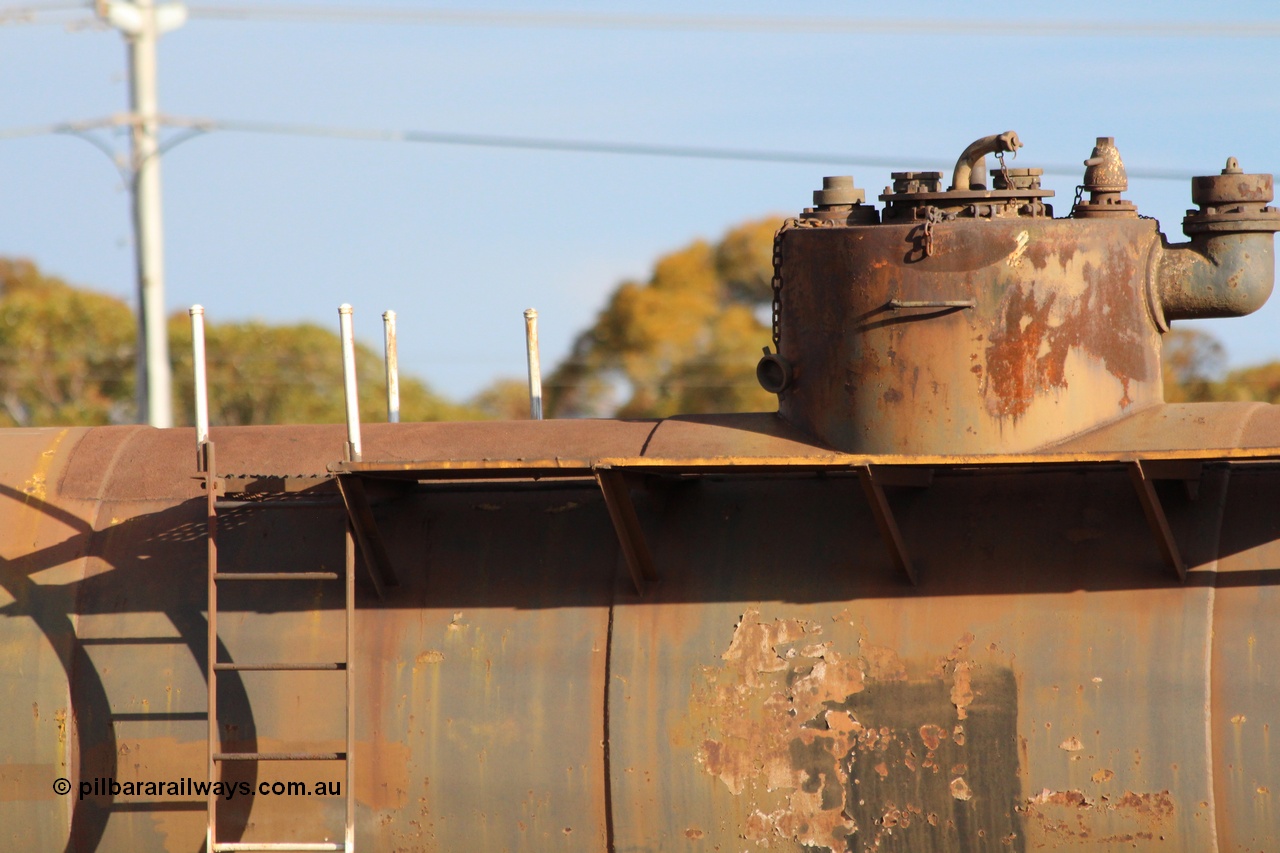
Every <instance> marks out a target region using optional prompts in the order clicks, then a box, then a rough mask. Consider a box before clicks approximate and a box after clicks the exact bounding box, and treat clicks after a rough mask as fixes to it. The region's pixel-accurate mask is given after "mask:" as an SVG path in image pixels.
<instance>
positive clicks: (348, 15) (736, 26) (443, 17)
mask: <svg viewBox="0 0 1280 853" xmlns="http://www.w3.org/2000/svg"><path fill="white" fill-rule="evenodd" d="M188 9H189V13H190V15H191V17H192V18H204V19H206V20H223V21H228V20H234V21H272V22H279V23H312V22H328V23H349V24H425V25H437V26H474V27H512V28H555V29H596V30H600V29H609V30H659V31H679V32H739V33H744V32H745V33H772V34H805V35H857V34H863V35H867V34H874V35H883V34H890V33H892V34H912V35H918V34H922V33H927V34H930V35H963V36H1011V37H1026V36H1047V37H1094V38H1096V37H1099V36H1101V37H1115V38H1194V39H1203V38H1275V37H1277V36H1280V23H1277V22H1272V21H1249V22H1237V23H1226V22H1221V21H1203V22H1202V21H1153V20H1134V21H1052V20H1048V21H1045V20H1029V21H1013V20H1008V19H1000V20H995V19H990V20H981V19H980V20H972V19H968V20H961V19H939V18H932V19H927V18H926V19H921V18H832V17H816V16H815V17H780V16H777V17H775V16H746V15H656V14H618V13H610V12H520V11H513V10H494V11H473V10H461V9H402V8H388V7H382V8H377V7H372V8H371V7H360V6H328V5H314V6H289V7H284V6H276V7H271V6H264V5H258V4H255V5H247V4H236V3H195V4H191V5H190V6H189V7H188Z"/></svg>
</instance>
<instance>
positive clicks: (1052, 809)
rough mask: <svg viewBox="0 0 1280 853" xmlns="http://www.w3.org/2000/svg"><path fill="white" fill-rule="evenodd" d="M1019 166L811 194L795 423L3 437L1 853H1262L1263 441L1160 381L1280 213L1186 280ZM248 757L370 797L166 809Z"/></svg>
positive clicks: (1194, 258) (1273, 679)
mask: <svg viewBox="0 0 1280 853" xmlns="http://www.w3.org/2000/svg"><path fill="white" fill-rule="evenodd" d="M1017 143H1018V140H1017V138H1016V135H1015V134H1012V132H1010V133H1008V134H1003V135H1001V136H1000V137H991V138H989V139H984V140H979V141H978V142H977V143H975V144H974V145H973V146H970V149H969V150H968V151H967V152H966V154H965V155H963V156H962V158H961V162H960V163H958V164H957V169H956V174H955V176H954V182H955V183H956V184H958V185H961V186H957V187H956V188H955V189H954V190H953V191H947V190H943V189H942V188H941V186H940V184H941V180H942V177H941V175H939V174H937V173H914V172H913V173H895V175H894V182H895V183H894V186H893V187H891V188H889V189H888V190H886V194H885V195H883V196H881V199H882V200H883V201H886V203H887V206H886V207H885V208H884V210H883V215H882V213H881V211H880V210H878V209H877V208H875V207H874V206H871V205H867V204H865V203H864V202H865V194H864V193H862V191H860V190H857V189H856V188H855V187H854V185H853V182H852V180H851V179H844V178H832V179H829V180H827V181H824V189H823V190H821V191H819V193H818V194H817V195H815V205H816V207H815V208H812V209H808V210H806V211H805V213H804V214H803V215H802V216H801V217H799V218H798V219H795V220H790V221H789V222H790V224H789V226H788V228H787V229H786V230H784V231H783V232H782V233H781V235H780V237H779V239H778V241H777V243H776V246H775V248H776V258H777V265H778V270H779V275H778V276H777V277H776V278H775V280H774V288H775V295H776V297H777V302H776V304H775V313H774V319H775V328H774V344H775V346H776V347H777V348H778V350H779V351H778V352H776V353H767V355H766V358H765V359H764V361H763V363H762V369H761V375H762V378H763V379H764V381H766V382H767V383H770V384H773V385H775V386H776V387H777V388H779V389H780V391H781V405H780V411H779V413H778V414H776V415H775V414H752V415H725V416H702V417H679V418H669V419H666V420H642V421H573V422H570V421H528V422H518V423H505V424H369V425H366V426H365V428H364V430H363V431H362V432H361V434H360V439H359V441H357V440H356V439H355V435H354V432H353V433H352V434H351V436H350V437H349V435H348V433H347V432H346V431H344V429H343V427H342V426H338V425H335V426H332V427H247V428H234V429H217V428H215V429H213V430H212V431H211V434H210V440H211V443H210V444H206V445H204V448H205V450H206V452H207V456H206V457H204V458H207V459H208V460H209V462H210V463H211V468H212V469H213V470H211V471H209V472H208V474H207V476H200V477H197V476H194V475H195V473H196V472H195V471H194V470H193V465H192V456H191V452H190V451H191V447H192V443H193V442H192V438H193V436H192V431H191V430H163V431H161V430H152V429H149V428H142V427H104V428H98V429H69V430H9V431H3V432H0V654H3V656H4V657H3V658H2V659H3V660H4V661H5V663H6V664H11V665H6V666H4V667H0V719H4V720H5V721H6V723H7V726H6V729H5V733H4V734H3V735H0V846H3V847H4V849H14V850H37V849H39V850H44V849H49V850H57V849H66V850H76V851H81V850H83V851H90V850H107V851H114V850H120V851H130V853H133V851H160V850H165V851H197V850H200V849H201V848H202V846H204V845H205V843H206V832H205V820H206V815H208V814H215V813H216V822H217V826H216V837H217V839H218V840H219V842H222V843H233V844H240V845H253V844H261V843H265V842H275V843H279V842H312V843H314V842H319V843H324V844H330V843H332V844H333V845H337V844H338V842H339V840H340V839H342V840H343V841H344V842H345V841H346V839H343V835H344V832H345V830H346V827H348V826H354V828H355V829H354V843H355V848H356V849H358V850H379V851H383V850H390V851H455V850H463V849H467V850H484V851H544V850H565V851H607V853H617V851H710V850H733V851H744V850H745V851H752V850H765V849H770V850H773V849H781V850H795V851H801V850H805V851H823V850H828V851H841V853H845V851H855V853H872V851H902V853H908V851H909V853H922V851H933V852H934V853H943V851H971V852H972V853H987V851H992V852H993V853H994V851H1000V852H1001V853H1003V851H1016V853H1024V851H1034V850H1105V851H1114V850H1138V851H1153V853H1155V851H1180V853H1203V851H1214V853H1245V851H1257V850H1269V849H1273V848H1275V846H1276V841H1277V839H1278V838H1280V815H1277V813H1276V811H1275V806H1274V803H1273V798H1274V796H1275V794H1274V793H1273V792H1274V791H1276V790H1277V786H1278V785H1280V756H1275V755H1273V750H1272V746H1271V742H1270V738H1271V729H1272V727H1273V726H1275V725H1277V724H1280V620H1277V619H1275V618H1274V617H1275V615H1276V613H1277V608H1278V607H1280V600H1277V597H1278V596H1280V593H1278V592H1277V589H1278V588H1280V568H1277V567H1278V566H1280V516H1277V510H1276V507H1280V409H1277V407H1273V406H1263V405H1260V404H1214V405H1207V404H1201V405H1166V404H1164V403H1163V402H1162V398H1161V390H1160V385H1161V377H1160V362H1159V336H1160V334H1161V332H1162V331H1165V330H1167V323H1168V321H1169V320H1170V319H1177V318H1181V317H1185V316H1203V315H1206V314H1209V313H1214V312H1219V313H1240V312H1242V311H1246V310H1249V309H1250V308H1251V307H1253V306H1255V305H1256V304H1257V303H1258V302H1259V301H1260V300H1261V299H1263V298H1265V296H1266V293H1268V292H1269V291H1270V288H1271V281H1272V279H1273V272H1272V270H1271V269H1270V266H1271V265H1272V263H1273V261H1272V257H1273V256H1272V254H1271V242H1270V241H1271V232H1273V231H1275V230H1276V229H1277V228H1278V227H1280V213H1277V212H1276V211H1274V210H1273V209H1271V208H1269V207H1267V206H1266V204H1267V201H1269V200H1270V193H1271V182H1270V179H1269V177H1268V176H1259V175H1246V174H1244V173H1243V172H1242V170H1240V169H1239V166H1238V164H1236V163H1234V161H1228V163H1227V168H1226V169H1224V170H1223V173H1222V175H1219V176H1211V177H1209V178H1203V179H1197V183H1196V184H1195V189H1194V194H1195V200H1196V202H1197V203H1198V204H1200V206H1201V209H1200V210H1198V211H1194V212H1192V213H1189V214H1188V216H1187V218H1186V220H1184V230H1185V231H1186V233H1187V234H1188V235H1189V236H1190V237H1191V242H1190V243H1187V244H1179V245H1168V244H1167V243H1166V242H1165V241H1164V239H1163V237H1162V235H1161V234H1160V233H1159V231H1158V230H1157V226H1156V224H1155V223H1154V222H1153V221H1150V220H1145V219H1140V218H1137V217H1136V216H1135V215H1134V214H1135V213H1136V208H1134V206H1133V205H1132V204H1131V203H1130V202H1127V201H1125V200H1123V199H1122V198H1121V197H1120V193H1121V192H1122V191H1124V190H1125V182H1124V181H1123V164H1122V163H1121V161H1120V159H1119V154H1118V152H1117V151H1115V146H1114V142H1113V141H1112V140H1110V139H1108V138H1099V143H1098V148H1097V149H1096V150H1095V152H1094V154H1095V156H1094V157H1091V158H1090V161H1094V160H1096V162H1091V163H1090V166H1089V168H1090V169H1091V170H1093V171H1092V173H1091V174H1092V177H1091V178H1088V176H1087V180H1086V185H1087V186H1086V188H1087V189H1088V190H1089V192H1090V194H1091V198H1090V200H1089V201H1088V202H1087V203H1085V202H1082V203H1081V205H1078V206H1077V207H1076V211H1077V212H1078V213H1079V218H1073V219H1070V220H1055V219H1052V216H1051V211H1050V209H1049V207H1048V205H1047V204H1046V203H1045V199H1048V198H1050V197H1051V196H1052V195H1053V193H1052V191H1050V190H1046V189H1041V188H1040V172H1039V171H1038V170H1036V169H1018V170H1009V169H1006V168H1005V166H1004V163H1003V162H1001V168H1000V173H999V174H998V175H994V176H993V178H994V179H995V180H994V181H993V183H994V188H993V189H990V190H988V189H986V188H985V179H984V178H983V175H982V172H983V170H985V163H984V162H983V159H982V156H981V153H980V152H982V151H990V150H995V151H998V152H1001V153H1003V152H1004V151H1008V150H1012V149H1014V148H1016V147H1017ZM1264 179H1265V180H1264ZM1081 208H1084V210H1081ZM1259 261H1261V264H1262V266H1265V267H1268V269H1266V270H1257V269H1255V267H1256V266H1257V265H1258V263H1259ZM214 446H216V449H217V452H216V458H215V454H214V453H213V452H212V451H213V447H214ZM344 446H346V447H347V448H348V455H347V457H346V461H343V448H344ZM356 451H358V452H356ZM335 481H336V482H335ZM342 499H345V500H342ZM264 502H265V503H266V504H270V505H271V507H270V508H267V507H264V506H262V505H260V504H263V503H264ZM289 502H294V505H293V506H292V508H291V509H290V511H289V512H283V511H280V512H277V511H274V507H276V506H280V507H283V506H285V505H286V504H289ZM215 510H216V511H217V519H216V530H217V539H216V565H215V564H213V563H210V562H209V560H211V559H212V558H213V555H214V554H215V550H214V549H213V548H209V547H208V545H209V538H208V534H209V531H210V529H211V525H209V524H208V515H209V514H210V513H211V512H213V511H215ZM353 520H354V522H355V529H354V531H352V528H350V527H349V524H351V523H352V521H353ZM357 539H359V540H360V541H361V544H360V549H361V551H362V552H363V554H364V557H365V560H364V562H365V563H366V567H367V568H369V569H370V572H369V573H368V574H361V575H360V577H359V580H358V582H357V581H356V580H354V578H355V577H356V573H355V571H354V566H355V560H356V540H357ZM392 567H394V572H393V571H392ZM1169 567H1172V568H1173V570H1172V571H1171V570H1170V568H1169ZM213 569H216V571H213ZM234 572H249V573H253V574H254V578H255V579H253V580H247V579H244V578H243V577H242V579H241V582H237V583H226V584H221V582H222V581H223V580H230V578H231V574H232V573H234ZM268 577H269V578H284V577H288V578H291V580H289V581H288V582H272V583H267V582H266V581H265V580H264V579H265V578H268ZM340 577H341V578H343V579H344V580H345V583H346V589H347V590H348V593H349V594H350V593H354V596H355V598H354V599H352V598H350V597H347V598H344V596H343V593H342V590H341V589H339V587H338V584H336V583H334V582H333V581H334V580H336V579H337V578H340ZM392 580H397V581H398V584H396V585H392V584H391V581H392ZM215 581H217V582H218V583H219V584H220V586H219V587H218V590H217V609H216V613H217V617H216V624H214V622H215V620H214V619H212V618H210V613H211V608H210V606H209V602H210V600H211V599H210V598H209V595H210V591H209V590H210V587H212V585H213V584H214V582H215ZM375 582H376V583H375ZM352 601H354V605H352V609H351V610H350V611H348V610H347V609H346V608H347V605H348V603H349V602H352ZM348 613H351V615H352V616H353V618H354V630H348V628H349V626H351V623H350V622H348V621H347V618H346V617H347V615H348ZM210 674H213V675H214V678H213V679H210V678H209V677H208V676H209V675H210ZM211 681H212V682H213V683H216V691H215V690H211V689H210V684H211ZM348 699H350V700H351V705H352V708H353V712H354V717H353V718H350V717H347V716H346V715H345V713H344V711H345V708H346V704H347V702H348ZM206 703H209V704H212V706H213V708H212V710H213V713H210V710H209V708H208V707H207V704H206ZM352 720H354V722H352ZM342 754H347V755H354V756H355V761H354V762H347V763H345V765H344V762H340V761H336V760H334V759H335V758H337V757H338V756H340V755H342ZM244 755H247V756H250V757H249V758H236V759H234V760H225V761H220V762H219V764H220V765H221V766H220V767H219V771H218V772H219V774H220V776H219V778H220V779H221V780H223V781H225V782H229V783H235V784H237V785H239V784H240V783H244V784H245V785H246V786H249V787H256V786H257V785H258V784H260V783H263V782H266V783H272V782H281V781H303V782H306V783H311V784H312V785H314V784H315V783H317V782H324V783H326V784H327V785H334V784H337V783H340V782H342V783H344V784H345V788H346V791H344V792H343V793H346V794H354V797H353V798H351V799H346V800H344V798H343V797H342V796H338V795H328V794H326V795H322V796H320V795H318V796H310V797H302V796H294V797H269V796H257V797H251V796H238V797H232V798H228V799H226V800H225V801H222V800H219V801H218V806H217V808H216V810H212V811H211V810H209V809H208V806H207V797H206V795H205V794H202V793H199V792H198V791H196V790H194V789H192V788H190V787H189V784H188V785H184V784H183V783H184V782H185V780H199V781H203V780H204V779H205V777H206V773H207V768H208V762H209V761H210V760H212V759H211V756H214V757H217V756H221V757H222V758H224V759H229V757H231V756H244ZM284 757H290V758H293V759H298V758H299V757H302V758H307V759H308V760H305V761H297V760H294V761H284V760H283V758H284ZM352 768H353V769H352ZM347 770H352V772H353V773H354V776H353V777H352V776H344V774H345V773H346V772H347ZM60 777H61V778H63V779H66V780H68V781H69V782H70V784H71V790H72V794H71V795H70V796H61V795H58V794H55V793H54V791H53V789H52V787H51V785H52V783H53V781H54V780H55V779H58V778H60ZM103 780H113V781H115V782H116V783H118V784H119V783H148V782H149V783H152V785H153V786H154V785H155V784H156V783H160V784H161V786H162V787H161V788H160V789H153V790H150V791H144V792H142V793H138V792H130V791H126V792H118V793H117V792H112V791H110V790H102V789H101V788H100V786H99V785H98V783H99V782H101V781H103ZM84 784H88V785H89V794H88V795H86V796H84V797H80V796H78V795H77V792H78V791H79V790H80V789H81V785H84ZM170 785H172V786H176V790H174V789H173V788H171V787H169V786H170ZM214 796H217V794H215V795H214ZM348 807H350V808H351V809H353V811H352V812H348V811H347V808H348ZM344 846H345V845H344Z"/></svg>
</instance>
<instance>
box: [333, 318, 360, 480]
mask: <svg viewBox="0 0 1280 853" xmlns="http://www.w3.org/2000/svg"><path fill="white" fill-rule="evenodd" d="M351 311H352V309H351V306H350V305H348V304H347V303H345V302H344V303H343V304H342V305H340V306H339V307H338V321H339V325H340V327H341V329H342V391H343V394H344V395H345V396H346V400H347V447H346V451H347V459H348V461H351V462H359V461H360V397H359V395H358V393H357V391H356V342H355V340H356V339H355V333H354V332H353V331H352V329H351Z"/></svg>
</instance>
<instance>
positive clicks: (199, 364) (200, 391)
mask: <svg viewBox="0 0 1280 853" xmlns="http://www.w3.org/2000/svg"><path fill="white" fill-rule="evenodd" d="M191 362H192V365H193V369H194V371H195V377H194V379H195V398H196V470H197V471H199V472H201V473H204V472H205V471H208V470H209V385H208V381H207V379H206V375H205V359H204V306H202V305H192V306H191Z"/></svg>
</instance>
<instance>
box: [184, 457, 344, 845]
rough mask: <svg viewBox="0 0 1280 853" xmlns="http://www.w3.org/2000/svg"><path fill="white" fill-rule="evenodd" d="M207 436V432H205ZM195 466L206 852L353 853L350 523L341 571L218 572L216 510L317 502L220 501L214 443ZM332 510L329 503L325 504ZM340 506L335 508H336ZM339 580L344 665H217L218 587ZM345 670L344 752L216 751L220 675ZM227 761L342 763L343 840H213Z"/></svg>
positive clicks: (220, 482)
mask: <svg viewBox="0 0 1280 853" xmlns="http://www.w3.org/2000/svg"><path fill="white" fill-rule="evenodd" d="M206 435H207V433H206ZM199 455H200V463H201V467H202V468H203V471H202V473H203V475H204V486H205V490H206V495H205V497H206V500H207V506H208V511H207V518H206V520H207V525H208V607H209V610H208V613H209V652H208V684H209V709H208V721H209V732H208V775H209V795H208V817H207V824H206V830H205V850H206V851H208V853H222V851H239V850H245V851H249V850H262V851H265V850H299V851H301V850H343V851H353V850H354V849H355V806H356V799H355V753H354V746H355V711H354V697H355V667H354V662H355V564H356V560H355V539H354V536H353V534H352V528H351V524H350V522H348V523H347V525H346V536H345V550H346V560H345V563H346V565H345V570H344V573H343V574H341V575H340V574H338V573H337V572H245V571H239V572H222V571H219V568H218V510H219V509H231V508H236V507H243V506H246V505H252V506H254V507H261V508H271V509H277V508H279V509H297V508H302V507H315V506H317V505H320V502H317V501H315V500H306V499H289V500H281V501H241V500H230V499H228V498H227V497H226V496H225V491H226V485H225V481H224V480H222V479H221V478H219V477H218V476H217V475H216V474H215V471H216V468H215V467H214V458H215V457H214V447H213V442H212V441H210V440H208V439H206V440H205V441H204V442H202V444H201V450H200V454H199ZM328 505H333V504H328ZM339 505H340V504H339ZM316 580H324V581H337V580H343V581H344V590H345V591H344V596H343V598H344V603H343V609H344V611H345V626H346V653H345V657H346V660H344V661H339V662H326V663H302V662H283V663H281V662H257V663H230V662H225V661H220V660H218V585H219V584H220V583H228V582H233V583H236V582H239V583H243V582H291V581H292V582H297V581H316ZM316 670H329V671H344V672H345V673H346V688H345V701H344V705H345V716H346V734H345V750H344V751H343V752H321V753H316V752H219V751H218V747H219V746H220V745H221V739H220V735H219V732H218V675H219V673H223V672H302V671H316ZM228 761H342V762H345V764H346V780H345V781H346V790H345V791H344V792H343V794H344V796H345V798H346V818H345V833H344V839H343V841H340V842H338V841H332V842H313V843H306V842H220V841H218V839H217V827H218V813H217V806H218V799H219V798H218V796H216V795H215V794H214V791H213V783H215V782H217V781H218V779H219V777H220V775H221V774H220V773H219V769H218V765H219V764H222V763H224V762H228Z"/></svg>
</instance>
